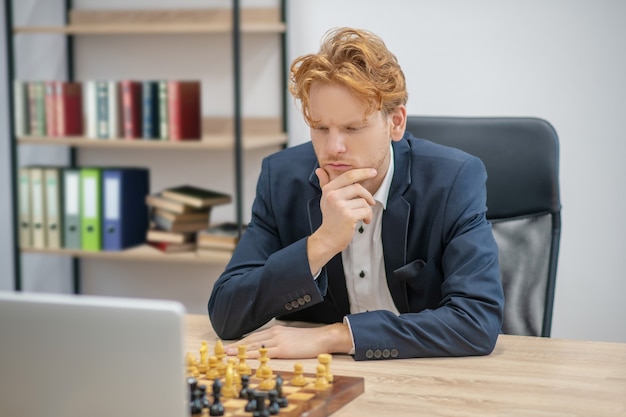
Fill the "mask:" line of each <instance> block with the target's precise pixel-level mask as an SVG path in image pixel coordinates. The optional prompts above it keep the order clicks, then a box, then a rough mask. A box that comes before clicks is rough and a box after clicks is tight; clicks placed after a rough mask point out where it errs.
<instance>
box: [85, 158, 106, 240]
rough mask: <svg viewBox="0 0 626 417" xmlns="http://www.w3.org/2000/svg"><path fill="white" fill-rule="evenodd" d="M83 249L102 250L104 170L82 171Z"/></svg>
mask: <svg viewBox="0 0 626 417" xmlns="http://www.w3.org/2000/svg"><path fill="white" fill-rule="evenodd" d="M80 196H81V205H80V215H81V219H80V224H81V236H80V242H81V249H83V250H87V251H100V250H102V170H101V169H100V168H81V169H80Z"/></svg>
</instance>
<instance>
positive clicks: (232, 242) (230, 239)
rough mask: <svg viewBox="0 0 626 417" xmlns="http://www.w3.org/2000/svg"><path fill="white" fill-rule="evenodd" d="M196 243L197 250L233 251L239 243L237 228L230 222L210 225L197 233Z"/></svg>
mask: <svg viewBox="0 0 626 417" xmlns="http://www.w3.org/2000/svg"><path fill="white" fill-rule="evenodd" d="M244 231H245V228H244ZM196 241H197V243H198V248H205V249H222V250H233V249H235V246H237V243H238V242H239V226H238V225H237V224H236V223H232V222H225V223H218V224H215V225H212V226H210V227H209V228H208V229H204V230H201V231H200V232H198V234H197V236H196Z"/></svg>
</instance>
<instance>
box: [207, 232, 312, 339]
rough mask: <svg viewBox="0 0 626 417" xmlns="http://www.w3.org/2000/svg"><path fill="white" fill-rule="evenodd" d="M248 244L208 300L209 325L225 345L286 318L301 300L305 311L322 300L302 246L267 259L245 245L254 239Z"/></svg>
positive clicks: (300, 243)
mask: <svg viewBox="0 0 626 417" xmlns="http://www.w3.org/2000/svg"><path fill="white" fill-rule="evenodd" d="M246 233H248V232H246ZM244 236H245V235H244ZM247 238H248V239H242V241H241V242H240V245H239V246H238V247H237V250H236V251H235V253H234V254H233V258H232V260H231V262H230V263H229V265H228V266H227V268H226V270H225V271H224V273H223V274H222V276H221V277H220V278H219V279H218V281H217V282H216V283H215V285H214V287H213V291H212V294H211V298H210V300H209V305H208V309H209V316H210V318H211V322H212V324H213V327H214V329H215V331H216V333H217V334H218V335H219V336H220V337H221V338H224V339H235V338H239V337H241V336H243V335H244V334H246V333H249V332H251V331H253V330H256V329H257V328H259V327H260V326H262V325H264V324H265V323H267V322H268V321H269V320H271V319H272V318H274V317H276V316H279V315H283V314H286V313H288V311H286V310H285V308H286V304H288V303H290V302H291V301H293V300H294V299H297V298H301V297H303V296H304V295H305V294H306V295H309V297H306V298H307V300H308V303H309V304H308V305H313V304H316V303H318V302H320V301H321V300H322V295H321V294H320V291H319V289H318V288H317V284H316V282H315V281H314V280H313V277H312V276H311V273H310V271H309V268H308V263H307V259H306V241H305V240H301V241H298V242H295V243H293V244H292V245H289V246H287V247H285V248H283V249H281V250H279V251H277V252H275V253H273V254H271V255H269V256H267V257H266V255H265V254H263V253H259V252H258V247H259V245H252V244H250V242H249V241H250V240H252V241H254V240H255V239H254V237H253V236H252V235H249V236H247ZM246 240H248V241H246ZM261 246H262V245H261ZM294 297H295V298H294Z"/></svg>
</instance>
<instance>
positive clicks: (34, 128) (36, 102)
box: [28, 81, 46, 136]
mask: <svg viewBox="0 0 626 417" xmlns="http://www.w3.org/2000/svg"><path fill="white" fill-rule="evenodd" d="M45 94H46V92H45V86H44V83H43V82H42V81H30V82H29V83H28V106H29V107H28V113H29V115H30V119H29V120H30V121H29V131H30V134H31V135H32V136H45V135H46V104H45Z"/></svg>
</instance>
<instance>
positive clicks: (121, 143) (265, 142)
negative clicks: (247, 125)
mask: <svg viewBox="0 0 626 417" xmlns="http://www.w3.org/2000/svg"><path fill="white" fill-rule="evenodd" d="M17 143H19V144H32V145H66V146H73V147H76V148H110V149H115V148H118V149H169V150H186V151H196V150H228V149H233V147H234V143H233V137H232V135H208V136H204V137H203V138H202V140H187V141H180V142H172V141H160V140H144V139H137V140H130V139H124V138H120V139H90V138H85V137H69V136H68V137H42V136H23V137H20V138H18V140H17ZM286 143H287V135H286V134H285V133H276V134H251V135H247V136H246V137H245V138H244V140H243V148H244V149H246V150H251V149H261V148H266V147H272V146H282V145H285V144H286Z"/></svg>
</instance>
